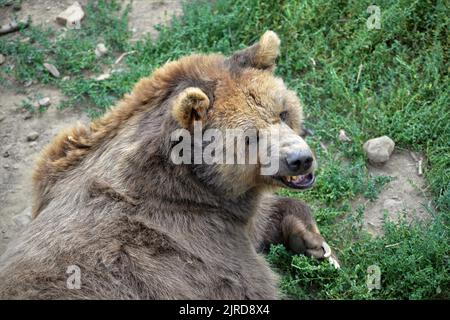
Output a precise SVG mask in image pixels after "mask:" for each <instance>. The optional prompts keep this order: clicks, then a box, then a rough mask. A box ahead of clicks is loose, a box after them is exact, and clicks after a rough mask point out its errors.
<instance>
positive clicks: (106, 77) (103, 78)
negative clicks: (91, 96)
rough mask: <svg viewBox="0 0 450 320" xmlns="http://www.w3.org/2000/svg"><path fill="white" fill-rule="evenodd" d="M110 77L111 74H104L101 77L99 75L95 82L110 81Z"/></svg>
mask: <svg viewBox="0 0 450 320" xmlns="http://www.w3.org/2000/svg"><path fill="white" fill-rule="evenodd" d="M110 77H111V74H109V73H104V74H101V75H99V76H98V77H96V78H95V80H97V81H103V80H106V79H109V78H110Z"/></svg>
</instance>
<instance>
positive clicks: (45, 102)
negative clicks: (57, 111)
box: [38, 97, 51, 108]
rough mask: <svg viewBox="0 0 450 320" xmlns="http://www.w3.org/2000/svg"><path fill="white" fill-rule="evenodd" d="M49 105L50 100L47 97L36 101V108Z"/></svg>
mask: <svg viewBox="0 0 450 320" xmlns="http://www.w3.org/2000/svg"><path fill="white" fill-rule="evenodd" d="M50 104H51V102H50V98H49V97H45V98H42V99H40V100H39V101H38V106H39V107H44V108H45V107H48V106H49V105H50Z"/></svg>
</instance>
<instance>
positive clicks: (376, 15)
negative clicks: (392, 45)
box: [366, 5, 381, 30]
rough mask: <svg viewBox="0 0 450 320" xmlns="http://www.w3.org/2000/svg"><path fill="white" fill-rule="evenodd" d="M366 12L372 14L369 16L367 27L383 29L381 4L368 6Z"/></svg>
mask: <svg viewBox="0 0 450 320" xmlns="http://www.w3.org/2000/svg"><path fill="white" fill-rule="evenodd" d="M366 12H367V13H368V14H370V16H369V18H367V21H366V26H367V29H369V30H372V29H381V10H380V7H379V6H375V5H371V6H368V7H367V10H366Z"/></svg>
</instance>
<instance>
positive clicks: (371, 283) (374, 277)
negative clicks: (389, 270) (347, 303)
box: [366, 264, 381, 291]
mask: <svg viewBox="0 0 450 320" xmlns="http://www.w3.org/2000/svg"><path fill="white" fill-rule="evenodd" d="M366 284H367V289H369V291H372V290H374V289H377V290H380V289H381V269H380V267H379V266H377V265H376V264H374V265H371V266H369V267H368V268H367V280H366Z"/></svg>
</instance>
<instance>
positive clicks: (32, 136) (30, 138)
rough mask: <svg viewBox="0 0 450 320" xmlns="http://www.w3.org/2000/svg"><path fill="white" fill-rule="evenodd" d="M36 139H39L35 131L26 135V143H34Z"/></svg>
mask: <svg viewBox="0 0 450 320" xmlns="http://www.w3.org/2000/svg"><path fill="white" fill-rule="evenodd" d="M37 138H39V133H37V132H36V131H33V132H30V133H29V134H28V135H27V141H36V140H37Z"/></svg>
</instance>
